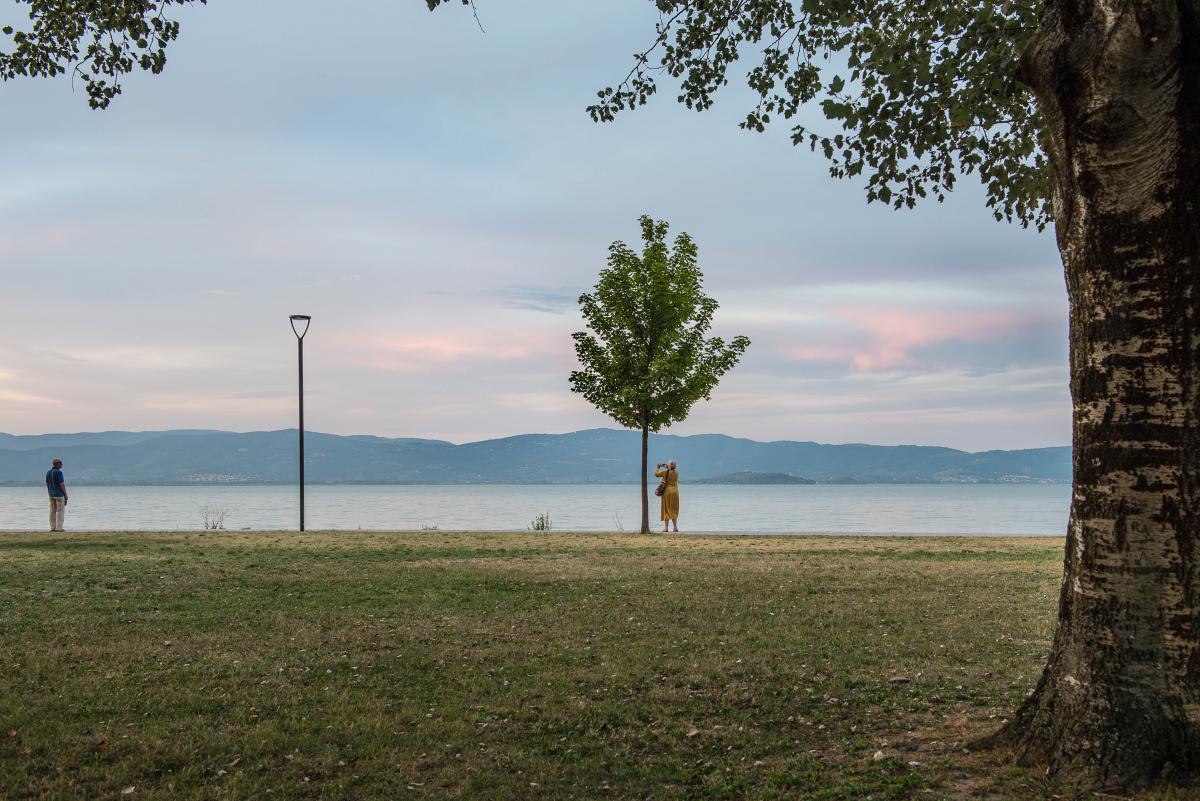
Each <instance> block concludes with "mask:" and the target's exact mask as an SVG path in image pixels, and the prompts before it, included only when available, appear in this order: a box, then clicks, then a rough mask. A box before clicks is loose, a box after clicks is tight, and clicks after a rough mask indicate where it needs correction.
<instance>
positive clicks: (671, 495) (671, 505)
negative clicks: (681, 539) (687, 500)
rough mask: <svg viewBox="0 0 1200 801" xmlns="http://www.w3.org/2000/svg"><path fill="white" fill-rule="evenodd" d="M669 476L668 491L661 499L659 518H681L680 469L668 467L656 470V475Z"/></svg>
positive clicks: (656, 476)
mask: <svg viewBox="0 0 1200 801" xmlns="http://www.w3.org/2000/svg"><path fill="white" fill-rule="evenodd" d="M663 476H666V477H667V491H666V492H664V493H663V494H662V497H661V498H660V499H659V500H661V501H662V511H661V512H660V516H659V520H662V521H664V522H665V521H667V520H674V521H676V522H678V520H679V471H678V470H672V469H670V468H667V469H666V470H655V471H654V477H655V478H662V477H663Z"/></svg>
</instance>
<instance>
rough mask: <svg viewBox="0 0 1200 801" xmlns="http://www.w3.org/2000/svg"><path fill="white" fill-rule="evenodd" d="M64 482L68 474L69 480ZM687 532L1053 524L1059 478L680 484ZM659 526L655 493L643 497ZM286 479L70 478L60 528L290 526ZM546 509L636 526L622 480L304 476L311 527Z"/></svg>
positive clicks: (443, 523) (563, 527) (498, 522)
mask: <svg viewBox="0 0 1200 801" xmlns="http://www.w3.org/2000/svg"><path fill="white" fill-rule="evenodd" d="M68 486H70V484H68ZM680 490H681V492H680V496H681V510H680V519H679V522H680V529H682V530H683V531H684V532H685V533H686V532H689V531H691V532H762V533H828V534H856V533H867V534H997V535H1000V534H1009V535H1056V536H1057V535H1062V534H1064V532H1065V531H1066V525H1067V512H1068V508H1069V505H1070V499H1071V487H1070V486H1069V485H1066V484H1049V485H1046V484H1032V485H1020V484H1017V485H1012V484H869V485H850V486H842V485H825V484H817V485H804V486H723V485H695V486H689V485H686V484H685V485H683V486H681V487H680ZM650 503H651V507H650V516H651V525H652V526H653V527H658V526H660V525H661V524H660V523H659V522H658V519H657V518H658V499H657V498H655V497H654V496H653V495H651V497H650ZM297 508H298V501H297V490H296V488H295V487H281V486H269V487H246V486H242V487H229V486H226V487H197V486H187V487H85V486H74V487H71V502H70V505H69V506H68V507H67V518H66V528H67V530H68V531H79V530H111V529H120V530H174V529H200V528H202V527H203V521H204V513H205V510H206V509H207V510H209V513H210V515H211V514H212V513H213V512H214V511H224V513H225V528H227V529H254V530H259V529H265V530H270V529H289V528H296V527H297V524H298V520H299V513H298V511H297ZM540 514H547V515H549V516H550V520H551V524H552V526H553V528H554V529H555V530H558V531H621V530H624V531H636V530H637V528H638V524H639V521H640V517H641V512H640V505H639V498H638V489H637V487H636V486H631V485H595V484H589V485H511V486H510V485H468V486H461V485H456V486H444V485H435V486H429V485H421V486H395V485H386V486H383V485H378V486H376V485H348V486H328V485H323V486H312V487H309V488H308V489H307V492H306V503H305V523H306V525H307V527H308V528H309V529H374V530H410V529H420V528H423V527H425V528H432V527H435V526H436V527H437V528H439V529H442V530H454V529H475V530H488V531H507V530H523V529H526V528H528V527H529V526H530V523H531V522H532V520H533V518H534V517H535V516H536V515H540ZM47 526H48V523H47V502H46V490H45V488H43V487H0V530H15V529H21V530H28V529H35V530H36V529H45V528H46V527H47Z"/></svg>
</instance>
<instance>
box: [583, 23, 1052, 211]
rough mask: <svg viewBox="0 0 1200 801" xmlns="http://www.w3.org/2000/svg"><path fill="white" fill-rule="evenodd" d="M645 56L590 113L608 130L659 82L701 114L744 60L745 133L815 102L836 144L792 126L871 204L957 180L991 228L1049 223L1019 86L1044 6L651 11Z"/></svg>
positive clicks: (898, 203) (1042, 166) (913, 198)
mask: <svg viewBox="0 0 1200 801" xmlns="http://www.w3.org/2000/svg"><path fill="white" fill-rule="evenodd" d="M654 2H655V5H656V6H657V7H658V10H659V13H660V19H659V22H658V23H657V25H656V26H655V37H654V40H653V42H652V43H651V45H650V46H649V47H648V48H647V49H646V50H645V51H643V52H641V53H639V54H637V55H636V56H635V64H634V66H633V69H632V70H631V71H630V72H629V75H628V76H626V78H625V80H624V81H622V82H621V83H620V84H619V85H617V86H616V87H608V88H606V89H604V90H602V91H600V92H599V93H598V94H599V97H598V100H597V102H596V103H595V104H593V105H591V106H589V107H588V112H589V113H590V114H591V115H592V118H593V119H595V120H597V121H600V122H607V121H611V120H613V119H614V117H615V116H616V115H617V114H618V113H620V112H622V111H627V110H631V109H634V108H636V107H638V106H641V105H644V104H645V103H646V102H647V100H648V99H649V98H650V97H651V96H652V95H654V94H655V93H656V92H657V90H658V84H657V81H656V76H657V75H658V74H660V73H665V74H666V75H668V76H670V77H672V78H675V79H678V80H679V81H680V90H679V95H678V100H679V102H681V103H683V104H685V105H686V106H687V107H688V108H691V109H695V110H697V111H703V110H705V109H707V108H709V107H710V106H711V105H712V104H713V101H714V97H715V95H716V93H717V92H718V90H720V89H721V87H723V86H725V85H726V84H727V83H728V81H729V70H730V68H731V67H732V66H733V64H734V62H736V61H738V60H740V59H744V58H750V56H749V55H748V52H750V51H753V52H755V54H756V55H755V56H754V57H753V63H752V66H751V67H750V69H749V71H748V72H747V73H746V84H747V86H748V87H749V88H750V89H751V91H752V92H753V93H754V94H755V96H756V97H757V104H756V105H755V106H754V108H752V109H751V110H750V111H749V112H748V113H747V114H746V118H745V119H744V120H743V121H742V122H741V127H743V128H745V129H748V130H751V131H762V130H764V129H765V128H766V126H767V125H769V124H770V123H771V122H773V121H777V120H779V119H780V118H782V119H783V120H793V119H794V118H795V117H796V116H797V114H798V113H799V112H800V109H801V107H802V106H803V105H805V104H808V103H812V102H817V103H819V104H820V108H821V111H822V112H823V114H824V116H825V118H826V119H828V120H829V121H830V122H831V123H832V124H833V125H834V126H835V127H836V128H838V129H840V130H836V131H825V132H818V131H814V130H810V129H809V128H808V127H806V126H805V125H802V124H799V123H795V122H793V126H792V130H791V135H792V142H793V143H794V144H807V145H808V146H809V147H810V148H811V149H813V150H814V151H817V152H820V153H821V154H823V155H824V157H825V158H826V159H828V161H829V163H830V168H829V169H830V173H831V174H832V175H833V176H834V177H837V178H848V177H854V176H858V175H862V176H864V177H865V178H866V192H867V199H868V200H869V201H876V200H877V201H881V202H884V203H890V204H891V205H893V206H895V207H896V208H901V207H912V206H914V205H915V204H916V202H917V201H918V200H919V199H921V198H925V197H927V196H929V195H932V196H933V197H935V198H937V199H938V200H939V201H941V200H943V199H944V197H945V193H946V192H947V191H949V190H951V189H953V188H954V185H955V180H956V176H957V175H958V174H960V173H961V174H971V173H976V174H978V176H979V178H980V180H981V181H982V182H983V184H984V185H985V187H986V188H987V193H988V201H987V202H988V206H989V207H990V208H991V209H992V212H993V214H994V215H995V217H996V218H997V219H1001V220H1010V221H1012V220H1016V221H1018V222H1020V223H1022V224H1023V225H1029V224H1033V225H1036V226H1037V227H1038V228H1042V227H1044V226H1045V225H1046V223H1047V222H1049V220H1050V216H1051V210H1050V207H1049V189H1048V186H1047V176H1048V165H1047V160H1046V156H1045V152H1044V148H1043V146H1042V143H1043V137H1044V132H1043V124H1042V121H1041V119H1040V117H1039V115H1038V112H1037V109H1036V106H1035V103H1034V98H1033V96H1032V94H1031V93H1030V92H1029V90H1028V89H1027V88H1026V87H1025V86H1024V85H1023V84H1022V83H1021V82H1020V80H1019V73H1020V59H1021V54H1022V52H1023V51H1024V49H1025V45H1026V44H1027V43H1028V41H1029V39H1030V37H1031V36H1032V35H1033V33H1034V31H1035V29H1036V26H1037V20H1038V17H1039V15H1040V13H1041V2H1039V0H1030V2H1004V3H996V2H991V0H704V1H703V2H695V1H694V0H654Z"/></svg>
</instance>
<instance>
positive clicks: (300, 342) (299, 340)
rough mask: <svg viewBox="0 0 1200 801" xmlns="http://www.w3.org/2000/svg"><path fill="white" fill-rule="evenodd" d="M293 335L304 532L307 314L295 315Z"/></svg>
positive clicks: (301, 523) (308, 318)
mask: <svg viewBox="0 0 1200 801" xmlns="http://www.w3.org/2000/svg"><path fill="white" fill-rule="evenodd" d="M289 319H290V320H291V321H292V333H294V334H295V335H296V363H297V364H299V365H300V530H301V531H304V335H305V334H307V333H308V324H309V322H310V321H311V320H312V318H311V317H309V316H308V315H307V314H293V315H292V316H291V317H290V318H289ZM296 323H303V324H304V328H302V329H298V328H296Z"/></svg>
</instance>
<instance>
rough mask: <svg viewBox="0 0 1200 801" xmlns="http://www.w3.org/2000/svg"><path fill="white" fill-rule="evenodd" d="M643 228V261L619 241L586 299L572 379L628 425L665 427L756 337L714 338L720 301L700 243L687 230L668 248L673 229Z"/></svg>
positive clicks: (646, 221) (705, 394) (644, 221)
mask: <svg viewBox="0 0 1200 801" xmlns="http://www.w3.org/2000/svg"><path fill="white" fill-rule="evenodd" d="M641 225H642V238H643V240H644V244H643V248H642V253H641V255H638V254H637V253H635V252H634V251H633V250H631V249H630V248H629V247H628V246H627V245H626V244H625V243H623V242H614V243H613V244H612V245H611V246H610V247H609V253H608V266H607V267H605V268H604V269H603V270H601V271H600V278H599V280H598V281H597V282H596V287H595V289H594V290H593V291H592V292H590V293H587V294H584V295H581V296H580V298H579V309H580V312H581V313H582V314H583V318H584V321H585V322H586V324H587V328H588V330H586V331H578V332H576V333H575V334H574V339H575V353H576V355H577V356H578V357H579V363H580V365H581V369H579V370H577V371H574V372H572V373H571V377H570V382H571V390H572V391H573V392H577V393H579V394H581V395H583V396H584V397H585V398H587V399H588V401H589V402H591V403H592V405H594V406H595V407H596V408H598V409H600V410H601V411H603V412H605V413H606V414H608V415H609V416H611V417H612V418H613V419H614V420H616V421H617V422H618V423H620V424H621V425H623V426H626V427H628V428H639V429H640V428H642V426H643V425H645V426H647V427H648V428H649V429H650V430H651V431H658V430H659V429H661V428H662V427H663V426H669V425H671V424H672V423H675V422H679V421H680V420H683V419H685V418H686V417H687V415H688V411H689V410H690V409H691V407H692V405H693V404H695V403H696V401H698V400H700V399H701V398H703V399H706V400H707V399H708V398H709V396H710V395H711V393H712V391H713V389H714V388H715V387H716V386H717V383H718V382H719V381H720V379H721V376H723V375H724V374H725V373H727V372H729V371H730V370H731V369H732V368H733V366H734V365H735V364H737V362H738V359H739V358H740V357H741V355H742V353H744V352H745V350H746V348H747V347H749V345H750V340H749V339H747V338H746V337H743V336H738V337H734V338H733V340H732V341H730V342H729V343H728V344H726V342H725V340H723V339H721V338H720V337H711V338H709V337H707V333H708V330H709V328H710V327H711V325H712V320H713V315H714V314H715V313H716V311H717V302H716V301H715V300H714V299H712V298H711V297H708V296H707V295H705V294H704V292H703V291H702V289H703V287H702V282H703V275H702V274H701V272H700V269H699V267H698V266H697V263H696V261H697V249H696V245H695V243H694V242H692V240H691V238H690V237H689V236H688V235H687V234H680V235H678V236H677V237H675V241H674V246H673V247H669V246H668V244H667V241H666V237H667V224H666V223H664V222H655V221H653V220H651V219H650V218H649V217H642V218H641Z"/></svg>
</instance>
